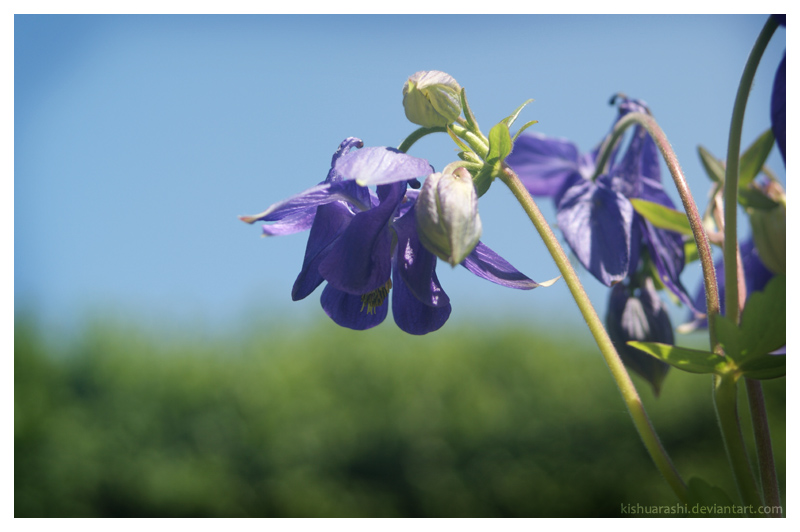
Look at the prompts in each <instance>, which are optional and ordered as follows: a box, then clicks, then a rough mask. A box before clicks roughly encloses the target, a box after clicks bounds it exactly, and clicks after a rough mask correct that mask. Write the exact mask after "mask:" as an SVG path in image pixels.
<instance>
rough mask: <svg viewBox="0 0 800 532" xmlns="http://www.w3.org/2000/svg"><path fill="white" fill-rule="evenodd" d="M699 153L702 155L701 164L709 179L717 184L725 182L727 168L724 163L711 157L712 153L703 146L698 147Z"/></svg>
mask: <svg viewBox="0 0 800 532" xmlns="http://www.w3.org/2000/svg"><path fill="white" fill-rule="evenodd" d="M697 152H698V153H699V154H700V162H701V163H703V168H705V170H706V173H707V174H708V177H710V178H711V180H712V181H714V182H715V183H724V182H725V167H724V166H723V165H722V161H720V160H719V159H717V158H716V157H714V156H713V155H711V152H710V151H708V150H707V149H705V148H704V147H702V146H698V147H697Z"/></svg>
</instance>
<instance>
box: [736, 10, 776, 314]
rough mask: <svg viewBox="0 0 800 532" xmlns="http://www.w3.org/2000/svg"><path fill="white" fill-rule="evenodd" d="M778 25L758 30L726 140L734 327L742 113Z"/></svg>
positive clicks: (773, 23) (769, 22) (772, 21)
mask: <svg viewBox="0 0 800 532" xmlns="http://www.w3.org/2000/svg"><path fill="white" fill-rule="evenodd" d="M777 28H778V23H777V22H776V21H775V19H774V18H773V17H769V18H768V19H767V23H766V24H764V28H763V29H762V30H761V33H760V34H759V36H758V38H757V39H756V43H755V44H754V45H753V49H752V51H751V52H750V56H749V57H748V58H747V63H746V64H745V66H744V72H742V79H741V80H740V81H739V89H738V90H737V91H736V100H735V101H734V104H733V116H731V129H730V134H729V136H728V158H727V161H726V164H725V192H724V194H725V195H724V199H725V254H724V257H725V316H727V317H728V318H730V319H731V320H732V321H733V322H734V323H736V324H738V323H739V285H738V276H737V275H736V272H737V269H738V268H737V262H738V261H737V260H736V255H737V253H738V250H739V242H738V239H737V236H736V234H737V233H736V211H737V209H738V206H739V202H738V195H739V151H740V149H741V142H742V125H743V124H744V110H745V107H747V97H748V96H749V94H750V88H751V87H752V86H753V79H754V78H755V75H756V69H757V68H758V64H759V63H760V62H761V56H763V55H764V50H766V48H767V43H769V40H770V39H771V38H772V35H773V34H774V33H775V30H776V29H777Z"/></svg>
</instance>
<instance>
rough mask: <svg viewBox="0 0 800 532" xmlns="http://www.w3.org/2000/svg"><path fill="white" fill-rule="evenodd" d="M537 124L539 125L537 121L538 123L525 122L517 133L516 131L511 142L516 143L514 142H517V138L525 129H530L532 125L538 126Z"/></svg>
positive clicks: (534, 121)
mask: <svg viewBox="0 0 800 532" xmlns="http://www.w3.org/2000/svg"><path fill="white" fill-rule="evenodd" d="M538 123H539V121H538V120H531V121H530V122H525V123H524V124H522V127H521V128H519V131H517V132H516V133H514V138H512V139H511V141H512V142H516V140H517V137H519V135H520V133H522V132H523V131H525V130H526V129H528V128H529V127H531V126H532V125H534V124H538Z"/></svg>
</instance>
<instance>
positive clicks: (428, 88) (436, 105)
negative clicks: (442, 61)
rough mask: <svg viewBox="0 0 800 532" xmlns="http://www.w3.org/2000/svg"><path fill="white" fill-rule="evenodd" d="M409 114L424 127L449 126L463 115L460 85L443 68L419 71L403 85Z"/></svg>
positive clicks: (407, 114) (404, 101)
mask: <svg viewBox="0 0 800 532" xmlns="http://www.w3.org/2000/svg"><path fill="white" fill-rule="evenodd" d="M403 107H404V108H405V110H406V118H408V119H409V120H410V121H411V122H413V123H415V124H418V125H420V126H424V127H436V126H446V125H447V124H450V123H451V122H453V121H455V119H456V118H458V117H459V116H461V86H460V85H459V84H458V82H457V81H456V80H455V79H453V78H452V77H450V76H449V75H448V74H445V73H444V72H439V71H438V70H423V71H421V72H417V73H416V74H414V75H413V76H411V77H410V78H408V81H406V84H405V85H404V86H403Z"/></svg>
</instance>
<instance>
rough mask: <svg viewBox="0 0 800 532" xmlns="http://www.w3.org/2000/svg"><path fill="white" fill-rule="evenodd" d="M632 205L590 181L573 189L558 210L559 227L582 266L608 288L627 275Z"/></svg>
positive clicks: (620, 196)
mask: <svg viewBox="0 0 800 532" xmlns="http://www.w3.org/2000/svg"><path fill="white" fill-rule="evenodd" d="M633 213H634V211H633V206H632V205H631V202H630V201H628V199H627V198H625V197H623V196H622V195H621V194H619V193H616V192H614V191H613V190H609V189H608V188H605V187H602V186H597V185H596V184H594V183H592V182H591V181H587V180H584V181H583V182H582V183H579V184H577V185H574V186H572V187H571V188H570V189H569V190H567V192H566V193H565V194H564V197H563V199H562V200H561V203H560V204H559V207H558V214H557V215H556V219H557V220H558V226H559V227H560V228H561V231H562V232H563V233H564V238H565V239H566V240H567V243H568V244H569V246H570V247H571V248H572V251H573V252H574V253H575V255H576V256H577V257H578V260H579V261H580V262H581V264H583V266H584V267H585V268H586V269H587V270H589V272H591V274H592V275H594V276H595V278H597V280H599V281H600V282H601V283H603V284H605V285H606V286H611V285H613V284H615V283H617V282H619V281H620V280H622V279H623V278H624V277H625V276H626V275H627V273H628V264H629V260H630V243H631V225H632V223H633Z"/></svg>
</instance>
